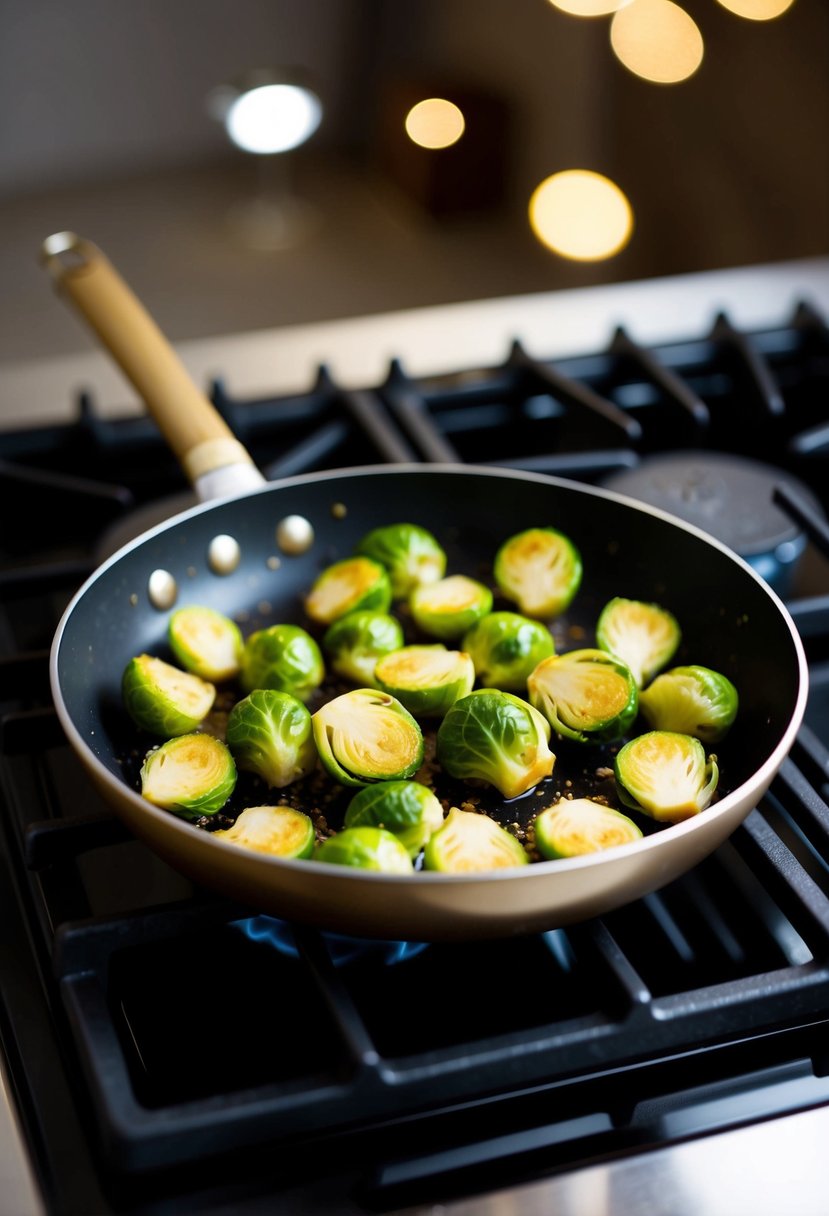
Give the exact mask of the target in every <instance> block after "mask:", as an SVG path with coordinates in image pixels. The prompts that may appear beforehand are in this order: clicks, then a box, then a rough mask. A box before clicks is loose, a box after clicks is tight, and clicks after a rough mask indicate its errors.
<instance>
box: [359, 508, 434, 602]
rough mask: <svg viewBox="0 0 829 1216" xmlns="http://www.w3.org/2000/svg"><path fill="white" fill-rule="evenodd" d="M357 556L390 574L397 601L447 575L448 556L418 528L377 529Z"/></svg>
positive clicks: (369, 535) (364, 540)
mask: <svg viewBox="0 0 829 1216" xmlns="http://www.w3.org/2000/svg"><path fill="white" fill-rule="evenodd" d="M355 552H356V553H358V554H361V555H362V556H363V557H371V558H373V559H374V561H376V562H379V563H380V565H381V566H384V567H385V568H386V570H388V572H389V578H390V580H391V590H392V596H393V597H394V599H396V600H400V599H405V598H406V596H408V595H409V594H410V593H411V592H412V591H414V589H415V587H420V586H423V585H424V584H427V583H436V582H437V581H438V579H440V578H443V575H444V573H445V571H446V554H445V552H444V551H443V549H442V548H441V546H440V545H439V544H438V542H437V540H436V539H435V537H434V536H433V535H432V533H431V532H428V531H427V530H426V528H421V527H420V525H419V524H387V525H386V526H385V527H382V528H374V529H373V530H372V531H371V532H369V533H367V534H366V535H365V536H364V537H363V539H362V540H361V541H360V543H359V544H358V545H357V547H356V549H355Z"/></svg>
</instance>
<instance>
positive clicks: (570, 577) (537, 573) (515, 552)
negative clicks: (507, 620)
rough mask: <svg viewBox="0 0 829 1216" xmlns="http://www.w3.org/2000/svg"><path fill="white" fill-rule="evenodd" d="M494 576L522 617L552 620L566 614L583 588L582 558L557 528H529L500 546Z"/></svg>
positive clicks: (502, 591)
mask: <svg viewBox="0 0 829 1216" xmlns="http://www.w3.org/2000/svg"><path fill="white" fill-rule="evenodd" d="M493 574H494V576H495V581H496V583H497V584H498V587H499V588H500V590H501V593H502V594H503V595H505V596H506V598H507V599H508V600H512V601H513V602H514V603H516V604H517V605H518V607H519V608H520V610H521V612H522V613H524V614H525V615H526V616H529V617H533V618H539V617H540V618H541V619H542V620H549V619H550V618H551V617H555V616H559V615H560V614H561V613H562V612H564V610H565V608H567V607H568V606H569V604H570V602H571V601H572V599H573V597H574V595H575V594H576V592H577V591H578V589H579V587H580V586H581V576H582V561H581V554H580V553H579V551H578V549H577V548H576V546H575V545H574V544H573V542H572V541H571V540H570V538H569V537H568V536H565V535H564V533H563V532H559V531H557V530H556V529H555V528H547V527H545V528H527V529H526V530H525V531H523V532H518V533H516V535H515V536H511V537H510V538H509V539H508V540H505V541H504V543H503V544H502V545H501V547H500V548H499V550H498V552H497V553H496V554H495V563H494V565H493Z"/></svg>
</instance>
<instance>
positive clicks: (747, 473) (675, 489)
mask: <svg viewBox="0 0 829 1216" xmlns="http://www.w3.org/2000/svg"><path fill="white" fill-rule="evenodd" d="M603 485H604V487H605V488H606V489H608V490H615V491H617V492H618V493H619V494H625V495H627V496H628V497H629V498H635V499H636V500H637V501H639V502H643V503H647V504H648V505H649V506H652V507H658V508H659V509H660V510H662V511H667V512H668V513H669V514H671V515H675V516H677V517H678V518H679V519H682V520H684V521H685V522H686V523H689V524H694V525H695V526H696V527H698V528H700V529H701V530H702V531H704V532H707V533H708V534H709V535H710V536H713V537H715V538H716V539H717V540H719V541H722V543H723V544H724V545H727V546H728V547H729V548H730V549H732V550H733V551H734V552H735V553H738V554H739V555H740V557H742V558H744V559H745V560H746V561H747V562H749V564H750V565H752V566H753V567H754V569H755V570H756V571H757V573H758V574H759V575H761V577H762V578H764V579H765V580H766V582H768V583H769V584H770V585H771V586H773V587H774V588H775V589H776V590H777V591H779V592H788V591H789V590H790V588H791V586H792V583H793V578H794V575H795V572H796V570H797V565H798V562H799V560H800V558H801V557H802V555H803V552H804V550H805V547H806V536H805V534H804V532H803V531H802V530H801V529H800V528H799V527H798V525H797V524H796V523H794V522H793V520H792V519H791V517H790V516H789V515H787V514H786V513H785V512H784V511H782V510H781V509H780V507H778V506H776V505H775V502H774V492H775V488H776V487H777V486H783V487H787V488H789V489H790V490H792V491H794V492H796V494H797V495H798V497H799V498H800V499H801V500H802V501H804V502H805V503H807V504H809V506H810V508H811V509H812V510H813V511H814V512H815V513H816V514H817V515H818V516H819V517H822V516H823V510H822V507H821V505H820V502H819V500H818V498H817V496H816V495H815V494H814V493H813V492H812V491H811V489H810V488H809V487H808V486H807V485H805V483H804V482H802V481H801V480H800V479H799V478H797V477H794V476H793V475H792V474H790V473H787V472H786V471H785V470H783V469H780V468H777V467H775V466H774V465H769V464H765V463H764V462H762V461H759V460H753V459H751V458H750V457H747V456H738V455H733V454H725V453H722V452H706V451H685V452H668V453H663V454H661V455H655V456H647V457H645V458H644V459H643V460H642V461H641V463H640V464H639V465H637V466H636V468H633V469H624V470H622V471H621V472H617V473H614V474H612V475H611V476H609V477H607V478H605V480H604V482H603Z"/></svg>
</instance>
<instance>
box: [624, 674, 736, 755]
mask: <svg viewBox="0 0 829 1216" xmlns="http://www.w3.org/2000/svg"><path fill="white" fill-rule="evenodd" d="M738 707H739V697H738V696H737V689H736V688H735V687H734V685H733V684H732V683H731V681H730V680H729V678H728V676H724V675H722V674H721V672H719V671H712V670H711V668H710V667H699V666H690V667H673V668H671V670H670V671H666V672H663V673H662V675H661V676H657V677H656V679H655V680H654V681H653V683H652V684H650V685H649V686H648V687H647V688H646V689H645V690H644V691H643V692H641V693H640V694H639V708H640V709H641V711H642V716H643V717H644V718H645V719H646V720H647V722H648V723H649V725H650V726H653V727H654V728H656V729H657V730H675V731H679V733H680V734H684V735H693V736H694V738H696V739H701V740H702V742H703V743H717V742H719V740H720V739H722V738H723V737H724V736H725V735H726V734H727V733H728V730H729V729H730V727H731V726H732V724H733V722H734V719H735V718H736V716H737V709H738Z"/></svg>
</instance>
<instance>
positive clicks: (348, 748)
mask: <svg viewBox="0 0 829 1216" xmlns="http://www.w3.org/2000/svg"><path fill="white" fill-rule="evenodd" d="M311 720H312V725H313V730H314V739H315V741H316V744H317V752H318V753H319V758H320V760H321V761H322V764H323V767H324V768H325V769H326V771H327V772H329V773H330V774H331V776H332V777H334V778H335V779H336V780H337V781H339V782H340V783H341V784H342V785H355V786H360V785H368V784H369V783H371V782H374V781H396V780H402V779H403V778H404V777H411V775H412V774H413V773H415V772H417V770H418V768H420V765H421V763H422V762H423V750H424V746H423V733H422V731H421V729H420V727H419V726H418V724H417V722H416V721H415V719H414V718H413V717H412V715H411V714H410V713H409V711H408V710H407V709H406V708H405V706H403V705H401V704H400V702H399V701H398V700H397V699H396V698H395V697H390V696H389V694H388V693H385V692H380V691H378V690H377V689H374V688H354V689H352V690H351V692H344V693H342V694H341V695H340V696H339V697H334V698H333V699H332V700H331V701H327V702H326V703H325V705H322V706H321V707H320V708H319V709H318V710H317V712H316V713H315V714H314V715H313V716H312V719H311Z"/></svg>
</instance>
